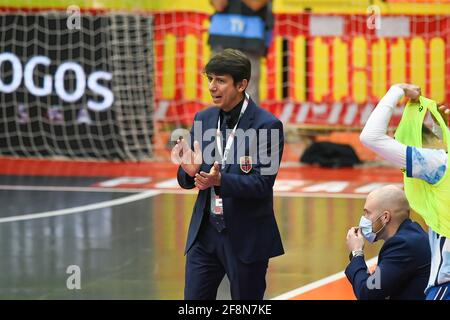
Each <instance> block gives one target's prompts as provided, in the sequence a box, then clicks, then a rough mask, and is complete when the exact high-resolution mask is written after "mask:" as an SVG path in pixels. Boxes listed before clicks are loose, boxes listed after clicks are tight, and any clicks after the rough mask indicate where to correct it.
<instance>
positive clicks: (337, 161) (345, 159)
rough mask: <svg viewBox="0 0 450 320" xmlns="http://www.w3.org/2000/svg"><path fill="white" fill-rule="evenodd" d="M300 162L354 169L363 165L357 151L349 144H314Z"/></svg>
mask: <svg viewBox="0 0 450 320" xmlns="http://www.w3.org/2000/svg"><path fill="white" fill-rule="evenodd" d="M300 162H303V163H307V164H318V165H320V166H322V167H329V168H340V167H352V166H353V165H355V164H359V163H361V160H359V158H358V156H357V155H356V152H355V150H353V148H352V147H351V146H350V145H348V144H339V143H332V142H314V143H313V144H311V145H310V146H309V147H308V148H306V150H305V152H304V153H303V155H302V156H301V158H300Z"/></svg>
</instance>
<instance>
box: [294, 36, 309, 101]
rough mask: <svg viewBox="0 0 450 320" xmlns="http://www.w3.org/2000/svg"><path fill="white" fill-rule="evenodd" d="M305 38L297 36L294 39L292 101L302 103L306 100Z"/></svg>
mask: <svg viewBox="0 0 450 320" xmlns="http://www.w3.org/2000/svg"><path fill="white" fill-rule="evenodd" d="M305 45H306V42H305V37H304V36H298V37H296V38H295V39H294V52H293V55H294V70H293V72H294V100H295V101H298V102H303V101H305V100H306V90H305V87H306V81H305V78H306V50H305Z"/></svg>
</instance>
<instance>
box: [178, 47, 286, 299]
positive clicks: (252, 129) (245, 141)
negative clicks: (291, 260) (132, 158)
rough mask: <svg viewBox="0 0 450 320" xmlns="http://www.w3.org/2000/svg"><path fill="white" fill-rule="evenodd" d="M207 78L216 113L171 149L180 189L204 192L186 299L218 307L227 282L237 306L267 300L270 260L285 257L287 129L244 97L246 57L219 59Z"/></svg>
mask: <svg viewBox="0 0 450 320" xmlns="http://www.w3.org/2000/svg"><path fill="white" fill-rule="evenodd" d="M205 73H206V75H207V77H208V81H209V90H210V93H211V96H212V99H213V103H214V105H215V107H212V108H208V109H206V110H203V111H200V112H199V113H197V114H196V115H195V118H194V125H193V127H192V129H191V132H190V139H182V138H180V139H178V141H177V144H176V145H175V146H174V148H173V149H172V159H173V160H174V161H175V162H176V163H178V164H180V166H179V168H178V174H177V179H178V183H179V184H180V186H181V187H182V188H185V189H192V188H195V187H196V188H198V189H199V193H198V196H197V200H196V202H195V206H194V210H193V213H192V218H191V223H190V226H189V231H188V239H187V244H186V251H185V253H186V276H185V277H186V278H185V291H184V295H185V299H215V298H216V295H217V289H218V287H219V285H220V282H221V281H222V279H223V277H224V276H225V274H226V275H227V277H228V279H229V280H230V289H231V297H232V299H255V300H256V299H263V297H264V291H265V289H266V281H265V276H266V271H267V267H268V261H269V258H271V257H275V256H278V255H281V254H283V253H284V251H283V246H282V243H281V237H280V233H279V231H278V227H277V223H276V221H275V216H274V212H273V185H274V182H275V178H276V175H277V173H278V167H279V163H280V161H281V156H282V152H283V145H284V136H283V125H282V123H281V122H280V121H279V120H278V119H277V118H276V117H275V116H273V115H272V114H271V113H269V112H267V111H265V110H264V109H261V108H260V107H258V106H257V105H256V104H255V103H254V102H253V101H252V99H251V97H249V96H248V95H247V94H246V92H245V90H246V88H247V85H248V82H249V81H250V76H251V66H250V61H249V60H248V58H247V57H246V56H245V55H244V54H243V53H242V52H240V51H238V50H235V49H226V50H224V51H222V52H220V53H218V54H216V55H215V56H213V57H212V58H211V60H210V61H209V62H208V64H207V65H206V66H205ZM186 140H188V141H186ZM199 140H201V141H199ZM188 142H190V143H191V146H192V145H193V148H191V147H190V146H189V144H188Z"/></svg>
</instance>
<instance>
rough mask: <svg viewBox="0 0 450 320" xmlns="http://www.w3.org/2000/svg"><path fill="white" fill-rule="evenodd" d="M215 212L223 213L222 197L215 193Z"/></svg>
mask: <svg viewBox="0 0 450 320" xmlns="http://www.w3.org/2000/svg"><path fill="white" fill-rule="evenodd" d="M213 213H214V214H223V205H222V198H221V197H219V196H218V195H214V210H213Z"/></svg>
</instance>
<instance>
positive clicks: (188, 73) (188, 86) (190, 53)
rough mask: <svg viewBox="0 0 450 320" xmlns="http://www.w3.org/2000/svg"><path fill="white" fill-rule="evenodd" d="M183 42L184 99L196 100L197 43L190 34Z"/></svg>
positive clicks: (195, 38)
mask: <svg viewBox="0 0 450 320" xmlns="http://www.w3.org/2000/svg"><path fill="white" fill-rule="evenodd" d="M184 41H185V42H184V85H183V88H184V98H185V99H187V100H194V99H196V98H197V74H198V63H197V61H198V60H197V59H198V53H197V45H198V41H197V37H195V36H194V35H192V34H189V35H187V36H186V38H185V40H184Z"/></svg>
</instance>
